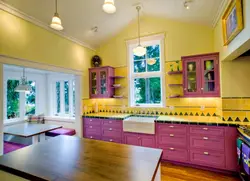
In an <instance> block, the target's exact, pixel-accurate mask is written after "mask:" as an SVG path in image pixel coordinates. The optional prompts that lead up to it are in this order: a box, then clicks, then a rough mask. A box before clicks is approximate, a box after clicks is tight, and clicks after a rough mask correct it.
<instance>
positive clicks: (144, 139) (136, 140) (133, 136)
mask: <svg viewBox="0 0 250 181" xmlns="http://www.w3.org/2000/svg"><path fill="white" fill-rule="evenodd" d="M123 135H124V143H125V144H128V145H135V146H144V147H151V148H156V143H155V135H149V134H138V133H128V132H126V133H124V134H123Z"/></svg>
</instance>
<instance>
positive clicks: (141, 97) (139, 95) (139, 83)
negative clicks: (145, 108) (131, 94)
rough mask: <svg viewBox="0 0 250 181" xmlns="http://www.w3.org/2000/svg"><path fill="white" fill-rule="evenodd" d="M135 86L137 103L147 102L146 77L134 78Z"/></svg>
mask: <svg viewBox="0 0 250 181" xmlns="http://www.w3.org/2000/svg"><path fill="white" fill-rule="evenodd" d="M134 87H135V103H136V104H140V103H145V101H146V95H145V79H143V78H139V79H135V80H134Z"/></svg>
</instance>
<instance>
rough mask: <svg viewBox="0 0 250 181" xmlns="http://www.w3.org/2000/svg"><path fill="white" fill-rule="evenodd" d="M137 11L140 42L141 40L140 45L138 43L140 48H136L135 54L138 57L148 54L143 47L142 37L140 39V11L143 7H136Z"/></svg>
mask: <svg viewBox="0 0 250 181" xmlns="http://www.w3.org/2000/svg"><path fill="white" fill-rule="evenodd" d="M136 9H137V12H138V40H139V43H138V46H137V47H136V48H134V50H133V52H134V54H135V55H136V56H139V57H141V56H143V55H145V54H146V48H145V47H143V46H141V40H140V39H141V37H140V10H141V6H137V7H136Z"/></svg>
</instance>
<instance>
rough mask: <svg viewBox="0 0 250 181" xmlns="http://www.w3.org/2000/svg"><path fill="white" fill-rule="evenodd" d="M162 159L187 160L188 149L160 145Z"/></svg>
mask: <svg viewBox="0 0 250 181" xmlns="http://www.w3.org/2000/svg"><path fill="white" fill-rule="evenodd" d="M160 148H161V147H160ZM161 149H163V156H162V158H163V159H164V160H172V161H179V162H187V161H188V156H189V155H188V150H187V149H181V148H175V147H162V148H161Z"/></svg>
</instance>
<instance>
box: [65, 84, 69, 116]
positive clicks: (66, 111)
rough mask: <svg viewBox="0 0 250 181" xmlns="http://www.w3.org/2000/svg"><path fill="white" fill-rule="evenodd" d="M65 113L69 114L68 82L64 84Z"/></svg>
mask: <svg viewBox="0 0 250 181" xmlns="http://www.w3.org/2000/svg"><path fill="white" fill-rule="evenodd" d="M64 100H65V113H66V114H69V81H65V82H64Z"/></svg>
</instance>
